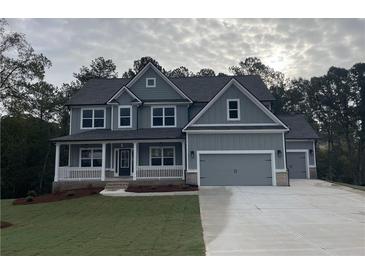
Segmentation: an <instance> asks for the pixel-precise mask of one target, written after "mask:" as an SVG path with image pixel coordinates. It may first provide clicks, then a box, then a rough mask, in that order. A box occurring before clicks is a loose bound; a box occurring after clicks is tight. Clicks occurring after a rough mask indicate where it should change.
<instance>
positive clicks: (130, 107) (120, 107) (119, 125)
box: [118, 106, 133, 128]
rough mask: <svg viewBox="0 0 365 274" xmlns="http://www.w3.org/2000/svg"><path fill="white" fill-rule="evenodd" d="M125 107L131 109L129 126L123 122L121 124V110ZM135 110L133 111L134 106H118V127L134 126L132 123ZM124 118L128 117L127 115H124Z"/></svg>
mask: <svg viewBox="0 0 365 274" xmlns="http://www.w3.org/2000/svg"><path fill="white" fill-rule="evenodd" d="M123 108H125V109H129V126H122V125H121V124H120V118H121V117H120V110H121V109H123ZM132 116H133V112H132V106H119V107H118V128H132V127H133V125H132V123H133V117H132ZM123 117H124V118H126V117H127V116H123Z"/></svg>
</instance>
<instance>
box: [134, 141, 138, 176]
mask: <svg viewBox="0 0 365 274" xmlns="http://www.w3.org/2000/svg"><path fill="white" fill-rule="evenodd" d="M138 153H139V152H137V143H136V142H134V143H133V181H135V180H136V179H137V155H138Z"/></svg>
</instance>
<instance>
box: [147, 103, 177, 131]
mask: <svg viewBox="0 0 365 274" xmlns="http://www.w3.org/2000/svg"><path fill="white" fill-rule="evenodd" d="M151 110H152V117H151V118H152V121H151V124H152V127H176V107H175V106H172V107H152V108H151Z"/></svg>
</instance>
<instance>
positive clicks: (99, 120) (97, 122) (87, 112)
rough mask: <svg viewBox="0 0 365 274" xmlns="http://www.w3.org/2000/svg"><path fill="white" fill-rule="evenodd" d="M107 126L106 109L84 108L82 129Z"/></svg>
mask: <svg viewBox="0 0 365 274" xmlns="http://www.w3.org/2000/svg"><path fill="white" fill-rule="evenodd" d="M93 128H105V109H97V108H96V109H82V110H81V129H93Z"/></svg>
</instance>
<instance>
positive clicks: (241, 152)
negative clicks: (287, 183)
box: [196, 150, 276, 186]
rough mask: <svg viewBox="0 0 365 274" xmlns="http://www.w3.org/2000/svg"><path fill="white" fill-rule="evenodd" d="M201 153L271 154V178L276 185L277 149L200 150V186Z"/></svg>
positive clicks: (198, 156)
mask: <svg viewBox="0 0 365 274" xmlns="http://www.w3.org/2000/svg"><path fill="white" fill-rule="evenodd" d="M201 154H270V155H271V177H272V178H271V179H272V185H273V186H276V167H275V150H198V151H197V159H196V160H197V171H198V174H197V176H198V178H197V179H198V186H200V155H201Z"/></svg>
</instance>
